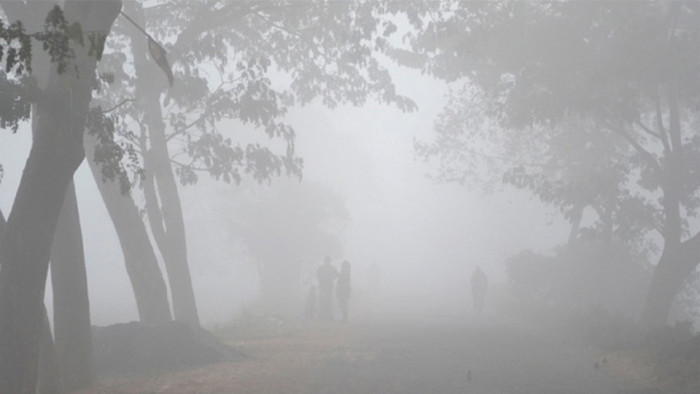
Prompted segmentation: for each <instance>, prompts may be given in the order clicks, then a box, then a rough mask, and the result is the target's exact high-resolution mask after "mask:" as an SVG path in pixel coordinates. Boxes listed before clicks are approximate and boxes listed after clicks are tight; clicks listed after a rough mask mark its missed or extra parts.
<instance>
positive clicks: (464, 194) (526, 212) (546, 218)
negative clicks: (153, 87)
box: [0, 67, 569, 326]
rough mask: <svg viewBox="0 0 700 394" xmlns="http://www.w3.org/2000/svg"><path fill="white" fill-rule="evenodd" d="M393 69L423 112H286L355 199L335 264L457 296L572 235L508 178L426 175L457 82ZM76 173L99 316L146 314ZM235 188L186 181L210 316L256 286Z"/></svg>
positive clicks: (15, 175)
mask: <svg viewBox="0 0 700 394" xmlns="http://www.w3.org/2000/svg"><path fill="white" fill-rule="evenodd" d="M392 75H393V78H394V81H395V82H396V84H397V91H398V92H399V93H401V94H404V95H406V96H408V97H410V98H411V99H413V100H414V101H415V102H416V103H417V105H418V110H417V111H416V112H413V113H402V112H401V111H399V110H398V109H396V108H394V107H388V106H382V105H378V104H376V103H372V102H370V103H368V104H367V105H365V106H363V107H347V106H345V107H340V108H336V109H333V110H331V109H328V108H326V107H324V106H322V105H320V104H318V105H315V104H311V105H308V106H304V107H295V108H293V109H292V110H291V111H290V113H289V115H288V117H287V120H288V121H289V123H290V124H291V125H292V126H294V127H295V129H296V131H297V133H298V135H297V140H296V148H297V152H298V155H299V156H300V157H302V158H303V159H304V177H303V182H320V183H323V184H325V185H327V186H329V187H330V188H331V189H332V190H334V191H336V192H338V193H340V194H341V195H342V196H343V197H344V198H345V204H346V208H347V210H348V213H349V221H348V224H347V227H346V229H345V238H344V240H343V244H344V254H343V255H342V256H331V257H332V258H333V262H334V264H335V265H336V266H339V264H340V261H342V259H348V260H349V261H350V262H351V263H352V264H353V275H354V276H353V285H354V287H355V288H356V289H361V288H362V286H364V284H365V280H366V272H367V267H368V266H369V265H370V264H372V263H373V262H376V264H377V265H378V266H379V268H380V272H381V278H382V279H381V284H382V291H383V293H384V294H385V295H388V296H397V297H420V298H421V299H422V300H423V301H425V302H427V303H431V302H432V303H435V305H436V307H437V306H438V303H439V304H442V305H445V304H450V303H451V304H454V305H459V304H460V303H462V302H466V301H464V300H466V299H467V298H468V297H470V295H469V294H470V293H469V287H468V282H469V277H470V275H471V272H472V270H473V269H474V267H475V266H476V265H477V264H479V265H481V266H482V268H484V270H485V272H486V274H487V275H488V276H489V279H490V280H491V283H496V284H497V283H499V282H500V283H503V282H504V280H505V272H504V260H506V259H507V258H508V257H510V256H512V255H513V254H515V253H517V252H519V251H521V250H523V249H531V250H533V251H538V252H548V251H550V249H551V248H552V247H553V246H555V245H557V244H560V243H562V242H563V241H565V240H566V237H567V236H568V231H569V227H568V225H565V224H564V222H563V221H562V220H561V218H560V217H559V216H557V215H556V214H554V213H552V211H551V210H546V209H544V208H543V206H542V205H541V204H539V203H538V202H536V201H534V199H532V198H531V197H529V196H526V195H525V194H524V193H519V192H515V191H513V190H508V189H506V190H505V193H496V194H493V195H488V196H487V195H484V194H482V193H479V185H465V186H464V187H461V186H458V185H454V184H436V183H435V182H433V181H432V180H430V179H428V178H427V177H426V174H428V173H430V172H431V164H429V163H425V162H423V161H422V160H419V159H417V158H416V157H415V154H414V150H413V143H414V141H415V140H416V139H417V140H430V139H431V135H432V133H433V131H432V130H433V121H434V118H435V116H436V115H437V114H438V112H439V111H440V110H441V109H442V108H443V106H444V104H445V97H444V96H445V94H446V92H447V86H446V85H445V84H443V83H441V82H438V81H435V80H433V79H431V78H429V77H426V76H423V75H421V74H420V73H418V72H415V71H412V70H407V69H404V68H397V67H392ZM232 128H233V126H232ZM232 131H235V130H232ZM29 138H30V133H29V132H28V131H27V130H26V129H21V130H20V131H19V132H18V133H17V134H11V133H0V157H2V164H3V166H4V169H5V175H4V178H3V180H2V183H0V208H1V209H2V210H3V212H5V213H6V214H8V213H9V211H10V208H11V204H12V200H13V199H14V195H15V190H16V187H17V184H18V182H19V177H20V175H21V169H22V168H23V165H24V161H25V160H26V155H27V153H28V149H29ZM75 179H76V185H77V192H78V201H79V207H80V214H81V223H82V226H83V236H84V239H85V241H84V243H85V247H86V250H85V253H86V260H87V270H88V281H89V292H90V303H91V313H92V321H93V324H96V325H107V324H111V323H115V322H122V321H130V320H137V319H138V315H137V311H136V306H135V302H134V299H133V293H132V291H131V288H130V283H129V281H128V277H127V275H126V269H125V267H124V263H123V257H122V253H121V250H120V248H119V244H118V241H117V238H116V234H115V232H114V229H113V226H112V224H111V222H110V220H109V217H108V215H107V211H106V209H105V208H104V205H103V203H102V199H101V197H100V195H99V193H98V191H97V188H96V186H95V181H94V180H93V177H92V175H91V174H90V171H89V169H88V168H87V166H86V165H85V164H83V165H82V166H81V168H80V169H79V170H78V172H77V174H76V178H75ZM273 182H274V181H273ZM237 188H238V186H236V185H235V184H225V183H223V182H215V181H211V180H209V179H208V178H207V177H202V178H201V180H200V182H199V183H198V184H197V185H195V186H189V187H181V193H182V194H181V196H182V200H183V210H184V216H185V220H186V226H187V236H188V247H189V259H190V265H191V267H190V268H191V270H192V277H193V281H194V288H195V295H196V299H197V305H198V308H199V312H200V315H201V319H202V323H203V324H204V325H205V326H211V325H216V324H222V323H224V322H226V321H229V320H230V319H232V318H233V317H235V316H236V314H237V313H239V311H240V309H241V307H242V306H243V305H245V303H246V302H249V301H250V300H251V299H253V298H254V297H255V296H256V295H257V291H258V282H257V281H258V278H257V273H256V267H255V265H254V263H253V262H251V260H250V258H249V256H247V254H246V253H245V250H243V249H242V248H241V245H240V243H238V242H237V241H236V240H235V239H231V235H230V233H228V232H227V231H226V228H224V227H222V226H225V220H223V217H224V216H225V215H222V212H221V210H222V209H226V205H227V201H226V199H227V196H229V195H234V194H235V193H236V190H237ZM270 247H274V246H273V245H271V246H270ZM305 263H307V264H309V265H310V266H315V265H316V264H319V263H320V261H318V262H305ZM310 274H312V273H310ZM49 285H50V284H49ZM47 297H50V291H49V292H48V294H47ZM47 306H48V307H50V306H51V303H50V302H47Z"/></svg>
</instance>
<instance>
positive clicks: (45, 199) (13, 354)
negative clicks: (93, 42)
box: [0, 0, 121, 394]
mask: <svg viewBox="0 0 700 394" xmlns="http://www.w3.org/2000/svg"><path fill="white" fill-rule="evenodd" d="M120 10H121V1H120V0H102V1H79V0H68V1H66V4H65V15H66V18H67V19H68V21H69V23H70V22H72V21H79V22H80V24H81V27H82V31H85V32H93V33H96V34H98V35H101V36H103V37H106V36H107V34H108V33H109V31H110V29H111V25H112V23H113V22H114V20H115V18H116V17H117V15H118V14H119V11H120ZM74 50H75V55H76V57H75V58H74V59H73V60H72V65H73V66H75V67H76V68H77V70H76V71H78V72H77V73H75V72H66V73H64V74H62V75H59V74H57V73H56V72H55V71H52V72H51V75H50V76H49V81H48V85H47V87H46V89H45V90H44V91H43V93H42V95H41V97H39V99H38V102H37V104H36V111H35V113H34V116H33V118H32V127H33V128H34V130H33V136H34V138H33V143H32V148H31V150H30V152H29V158H28V159H27V163H26V165H25V168H24V171H23V173H22V178H21V180H20V184H19V188H18V190H17V194H16V196H15V200H14V204H13V207H12V211H11V212H10V216H9V218H8V220H7V225H6V229H5V231H4V233H3V235H2V239H1V240H0V267H1V268H0V392H1V393H12V394H25V393H26V394H35V392H36V383H37V373H38V358H37V356H38V348H39V339H40V337H41V328H42V326H43V319H44V308H43V299H44V287H45V284H46V275H47V270H48V263H49V256H50V251H51V245H52V243H53V236H54V233H55V230H56V224H57V222H58V217H59V214H60V212H61V208H62V206H63V200H64V197H65V195H66V191H67V190H68V187H69V185H70V183H71V181H72V178H73V173H74V172H75V170H76V169H77V168H78V165H79V164H80V162H81V161H82V159H83V157H84V151H83V130H84V129H85V116H86V113H87V110H88V105H89V102H90V99H91V94H92V91H91V87H92V81H93V80H94V71H95V66H96V63H97V57H96V56H94V55H88V48H86V47H77V46H74ZM52 69H54V70H55V67H53V68H52ZM70 69H71V70H72V67H71V68H70ZM78 75H79V76H80V77H77V76H78Z"/></svg>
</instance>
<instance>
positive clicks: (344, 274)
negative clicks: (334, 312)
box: [336, 260, 350, 322]
mask: <svg viewBox="0 0 700 394" xmlns="http://www.w3.org/2000/svg"><path fill="white" fill-rule="evenodd" d="M336 286H337V287H336V295H337V296H338V303H339V304H340V312H341V313H342V315H343V321H345V322H346V321H348V300H350V263H349V262H348V261H347V260H345V261H343V264H342V265H341V266H340V276H338V284H337V285H336Z"/></svg>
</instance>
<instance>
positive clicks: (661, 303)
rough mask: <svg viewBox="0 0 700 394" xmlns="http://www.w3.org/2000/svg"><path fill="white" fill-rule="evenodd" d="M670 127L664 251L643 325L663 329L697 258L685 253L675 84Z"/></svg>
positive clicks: (664, 186) (682, 169)
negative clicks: (682, 239) (682, 238)
mask: <svg viewBox="0 0 700 394" xmlns="http://www.w3.org/2000/svg"><path fill="white" fill-rule="evenodd" d="M668 101H669V127H668V134H669V136H670V141H671V147H670V151H668V152H667V153H666V155H665V156H666V157H665V160H664V167H663V168H662V173H661V175H662V183H661V186H662V187H661V189H662V191H663V212H664V227H663V236H664V249H663V252H662V253H661V258H660V259H659V263H658V264H657V265H656V269H655V270H654V275H653V277H652V281H651V285H650V286H649V293H648V296H647V301H646V304H645V306H644V310H643V311H642V318H641V320H642V322H643V323H644V324H646V325H648V326H652V327H653V326H662V325H665V324H666V323H667V321H668V315H669V313H670V311H671V305H672V304H673V300H674V299H675V298H676V295H677V294H678V292H679V291H680V290H681V288H682V286H683V282H684V281H685V279H686V278H687V277H688V276H689V275H690V274H691V273H692V271H693V269H694V268H695V264H694V262H697V259H698V257H697V255H696V256H690V255H688V254H687V253H684V252H683V249H684V248H685V249H687V248H688V246H689V243H688V241H686V242H684V243H682V242H681V236H682V233H683V226H682V220H681V191H682V189H683V179H684V176H683V175H684V172H685V171H687V170H686V169H685V167H684V165H683V146H682V142H681V130H680V113H679V107H678V92H677V89H676V88H675V83H673V82H671V83H670V84H669V92H668Z"/></svg>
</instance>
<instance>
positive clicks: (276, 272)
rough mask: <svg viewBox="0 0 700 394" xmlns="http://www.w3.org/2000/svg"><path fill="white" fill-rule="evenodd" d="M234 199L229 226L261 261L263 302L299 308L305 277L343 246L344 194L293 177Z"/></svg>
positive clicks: (311, 275) (279, 307) (271, 306)
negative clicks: (342, 195)
mask: <svg viewBox="0 0 700 394" xmlns="http://www.w3.org/2000/svg"><path fill="white" fill-rule="evenodd" d="M234 201H235V203H236V205H235V208H234V209H232V210H231V212H232V214H233V216H234V218H231V219H229V220H230V224H229V226H230V227H231V228H233V229H235V231H234V233H233V234H232V236H233V237H235V238H237V239H240V240H241V241H242V242H243V244H244V245H245V246H246V248H247V250H248V251H249V253H250V254H251V256H252V257H253V260H254V261H255V262H256V263H257V266H258V274H259V277H260V293H261V294H260V295H261V300H262V303H263V305H264V306H265V307H266V308H269V309H271V310H273V311H275V312H285V313H287V312H290V311H298V306H299V301H300V300H301V295H302V283H303V282H304V280H305V279H306V280H309V279H311V280H312V282H314V281H315V272H316V271H315V268H316V267H317V265H318V264H319V263H320V262H321V261H323V258H324V257H325V256H340V253H341V252H342V249H343V245H342V241H341V239H342V234H343V231H344V229H345V224H346V222H347V220H348V213H347V211H346V209H345V204H344V201H343V199H342V197H341V196H340V195H338V194H337V193H335V192H333V191H332V190H330V189H329V188H328V187H327V186H324V185H322V184H318V183H308V182H298V181H296V180H294V179H288V180H280V181H276V182H275V183H274V184H273V185H272V186H271V187H257V188H251V189H250V190H249V191H248V192H247V193H242V194H241V198H239V199H237V200H234ZM295 308H296V309H295Z"/></svg>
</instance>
